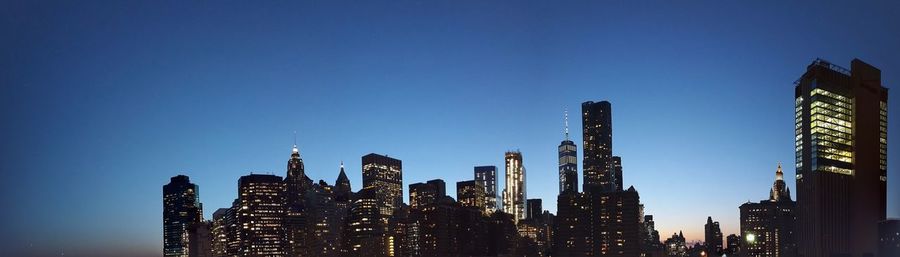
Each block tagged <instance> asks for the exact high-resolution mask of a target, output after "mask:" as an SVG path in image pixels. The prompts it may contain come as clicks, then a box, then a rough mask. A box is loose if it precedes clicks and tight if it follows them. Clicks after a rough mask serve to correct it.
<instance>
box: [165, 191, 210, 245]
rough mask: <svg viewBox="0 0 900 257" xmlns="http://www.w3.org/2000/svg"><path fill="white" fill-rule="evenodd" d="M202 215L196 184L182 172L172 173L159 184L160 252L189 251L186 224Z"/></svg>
mask: <svg viewBox="0 0 900 257" xmlns="http://www.w3.org/2000/svg"><path fill="white" fill-rule="evenodd" d="M202 219H203V205H202V204H200V188H199V187H197V185H195V184H193V183H191V181H190V178H188V176H185V175H178V176H174V177H172V178H171V179H170V180H169V184H166V185H164V186H163V255H165V256H178V257H187V256H188V255H189V252H190V251H189V249H188V247H189V243H190V242H189V241H188V238H189V237H188V228H190V227H191V226H193V225H194V224H198V223H200V222H201V221H202Z"/></svg>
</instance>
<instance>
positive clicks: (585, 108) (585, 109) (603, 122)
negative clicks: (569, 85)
mask: <svg viewBox="0 0 900 257" xmlns="http://www.w3.org/2000/svg"><path fill="white" fill-rule="evenodd" d="M581 118H582V119H581V120H582V123H581V125H582V140H583V141H584V143H583V144H582V147H584V158H583V159H582V162H583V165H582V167H583V170H584V191H614V188H615V181H614V177H613V176H614V175H613V173H612V167H613V161H612V110H611V106H610V104H609V102H607V101H602V102H598V103H595V102H591V101H588V102H584V103H582V104H581Z"/></svg>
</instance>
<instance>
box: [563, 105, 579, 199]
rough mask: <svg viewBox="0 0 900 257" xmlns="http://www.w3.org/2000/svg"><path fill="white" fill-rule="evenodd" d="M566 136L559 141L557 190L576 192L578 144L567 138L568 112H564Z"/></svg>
mask: <svg viewBox="0 0 900 257" xmlns="http://www.w3.org/2000/svg"><path fill="white" fill-rule="evenodd" d="M565 120H566V123H565V125H566V138H565V140H563V141H562V142H560V143H559V192H560V193H562V192H565V191H573V192H578V146H576V145H575V142H572V140H569V113H568V112H566V119H565Z"/></svg>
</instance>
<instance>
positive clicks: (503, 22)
mask: <svg viewBox="0 0 900 257" xmlns="http://www.w3.org/2000/svg"><path fill="white" fill-rule="evenodd" d="M39 2H43V1H4V2H3V3H0V85H2V88H0V110H2V111H0V115H2V116H0V119H2V120H3V122H2V125H0V132H2V134H3V135H4V137H3V140H2V141H3V143H2V145H3V147H2V149H3V153H2V157H0V158H2V162H0V167H2V172H0V176H2V177H0V181H2V183H3V186H2V190H3V192H2V195H3V198H2V199H3V200H2V201H3V202H2V204H3V205H2V206H4V207H6V208H4V210H3V217H5V218H4V220H3V222H4V223H8V224H2V225H3V227H4V229H3V231H5V232H4V233H0V237H8V238H5V239H3V238H0V239H3V240H2V241H3V243H9V244H13V246H12V247H28V246H30V247H35V248H42V249H58V250H59V251H60V252H79V251H95V252H103V251H108V252H114V251H118V250H125V249H127V250H128V251H132V253H138V252H141V253H149V254H151V255H157V254H158V253H160V252H161V248H162V246H161V245H162V217H161V214H162V199H161V194H162V193H161V192H162V186H163V184H165V183H167V182H168V179H169V177H171V176H174V175H177V174H186V175H189V176H190V177H191V181H193V182H194V183H197V184H199V185H200V197H201V201H202V202H203V205H204V211H205V215H206V216H207V217H209V216H210V215H211V214H212V212H213V211H214V210H215V209H216V208H220V207H227V206H229V204H230V202H231V201H232V199H234V198H235V197H236V196H237V194H236V190H237V179H238V177H240V176H241V175H246V174H249V173H250V172H257V173H274V174H278V175H282V176H283V175H284V173H285V165H286V161H287V159H288V157H289V155H290V146H291V144H292V140H293V131H295V130H296V131H297V132H298V136H297V141H298V144H299V146H300V150H301V153H302V155H303V159H304V161H305V163H306V170H307V172H308V174H309V176H310V177H311V178H313V179H315V180H318V179H325V180H326V181H328V182H329V183H334V180H335V178H336V177H337V172H338V164H339V163H340V161H341V160H343V161H344V163H345V164H346V166H347V174H348V176H349V177H350V180H351V183H352V184H353V187H354V189H359V186H360V184H361V182H360V177H361V175H360V157H361V156H362V155H364V154H367V153H370V152H376V153H382V154H388V155H390V156H393V157H397V158H399V159H402V160H403V170H404V184H409V183H415V182H421V181H425V180H428V179H434V178H441V179H444V180H445V181H446V182H447V183H448V186H449V187H451V188H455V184H454V183H455V182H457V181H461V180H468V179H472V167H473V166H475V165H497V166H502V165H503V152H504V151H506V150H510V149H519V150H521V151H522V152H523V155H524V164H525V166H526V168H527V172H528V174H527V179H528V181H527V188H528V196H529V197H531V198H542V199H544V208H545V209H549V210H550V211H553V212H555V209H556V208H555V205H556V204H555V199H556V191H557V176H556V173H557V167H556V154H557V153H556V147H557V145H558V144H559V142H560V141H561V140H562V139H563V110H564V109H565V108H568V109H569V110H570V111H572V112H573V113H576V118H574V119H572V120H570V124H571V126H572V128H573V129H572V131H573V134H572V138H573V140H574V141H576V142H577V143H578V145H579V148H580V146H581V143H580V141H581V134H580V125H581V124H580V121H579V119H578V118H577V117H578V116H577V113H578V110H579V109H580V103H581V102H583V101H588V100H593V101H599V100H608V101H610V102H612V106H613V129H614V131H613V138H614V140H613V141H614V144H613V151H614V154H616V155H619V156H622V159H623V163H624V176H625V184H626V186H627V185H634V186H635V187H636V188H637V189H638V191H639V192H640V195H641V201H642V202H643V203H644V205H645V206H646V213H647V214H653V215H654V216H655V218H656V224H657V227H658V229H659V230H660V232H661V234H662V236H663V237H664V238H665V237H668V236H669V235H671V234H672V233H673V232H677V231H678V230H684V232H685V235H686V236H687V237H688V239H689V240H698V239H701V238H702V229H703V227H702V225H703V223H704V222H705V220H706V217H707V216H712V217H713V218H714V219H715V220H718V221H720V222H722V226H723V229H724V232H725V233H726V234H730V233H737V230H738V216H739V213H738V206H739V205H740V204H741V203H744V202H746V201H748V200H750V201H759V200H761V199H764V198H766V197H767V196H768V188H769V187H770V186H771V184H772V180H773V178H774V171H775V167H776V164H777V163H778V162H784V163H785V166H786V167H788V168H786V177H787V178H789V179H788V186H789V187H790V188H791V190H795V189H796V188H795V186H794V181H793V179H790V178H793V175H794V171H793V169H792V168H790V167H792V164H793V159H794V153H793V141H794V139H793V138H794V132H793V104H794V101H793V90H794V89H793V85H792V82H793V81H794V80H795V79H797V78H798V77H799V76H800V75H801V74H802V73H803V72H804V71H805V67H806V65H807V64H809V63H810V62H811V61H812V60H813V59H815V58H816V57H821V58H825V59H827V60H830V61H832V62H834V63H836V64H839V65H843V66H849V62H850V60H852V59H853V58H860V59H862V60H864V61H866V62H869V63H870V64H872V65H874V66H876V67H879V68H880V69H881V70H882V74H883V82H884V84H885V85H886V86H887V87H888V88H892V90H897V88H898V87H896V85H897V84H898V83H900V50H898V46H900V8H898V4H897V2H896V1H884V2H882V3H851V1H845V2H848V3H841V4H822V3H820V2H818V1H816V2H814V3H804V2H802V1H791V2H789V3H779V2H777V1H763V2H761V3H756V2H753V3H735V1H726V2H722V1H709V2H686V1H660V2H642V3H636V4H624V3H622V1H588V2H567V3H550V1H537V2H529V1H511V2H497V1H494V2H491V3H483V2H481V1H389V2H380V1H350V2H342V1H309V2H304V3H287V2H277V3H269V4H266V5H256V4H244V3H239V2H236V1H216V2H210V1H190V2H186V3H182V2H181V1H175V2H168V3H160V2H158V1H147V2H146V3H137V2H136V1H110V2H89V3H85V2H73V1H46V2H43V3H39ZM891 97H892V99H891V101H890V107H889V109H890V118H889V119H890V122H889V123H890V128H889V131H890V136H889V139H890V142H889V144H890V149H889V153H890V160H889V169H890V172H889V173H890V175H889V177H890V178H892V179H889V183H890V184H889V187H890V190H889V195H890V196H889V200H890V202H889V204H888V208H889V215H890V216H894V217H896V216H900V204H897V201H898V200H897V199H900V189H898V186H897V184H896V183H897V182H895V181H898V179H900V174H898V172H897V170H898V169H897V167H900V166H898V165H900V159H898V148H897V147H898V145H900V142H898V141H897V139H898V137H900V136H898V134H897V133H896V132H897V131H900V127H898V123H900V120H898V119H897V118H896V117H897V112H898V111H900V105H898V100H897V96H895V95H892V96H891ZM579 154H581V149H579ZM579 166H581V164H580V161H579ZM579 172H580V171H579ZM501 188H502V185H501ZM405 190H406V189H404V191H405ZM448 191H453V192H455V190H448ZM4 248H5V249H10V248H6V247H4Z"/></svg>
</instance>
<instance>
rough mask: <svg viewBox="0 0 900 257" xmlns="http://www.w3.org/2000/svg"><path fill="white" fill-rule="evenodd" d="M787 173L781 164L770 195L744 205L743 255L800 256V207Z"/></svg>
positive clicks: (766, 256) (760, 256)
mask: <svg viewBox="0 0 900 257" xmlns="http://www.w3.org/2000/svg"><path fill="white" fill-rule="evenodd" d="M783 176H784V173H782V171H781V165H778V169H777V170H776V171H775V183H773V184H772V189H770V190H769V192H770V193H769V199H767V200H763V201H760V202H758V203H750V202H748V203H745V204H743V205H741V207H740V210H741V235H742V237H743V239H744V240H742V245H741V247H740V249H741V256H748V257H793V256H797V241H796V229H795V227H796V222H797V218H796V208H797V207H796V204H795V203H794V201H791V193H790V191H788V188H787V186H786V185H785V183H784V180H783ZM729 247H730V246H729Z"/></svg>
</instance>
